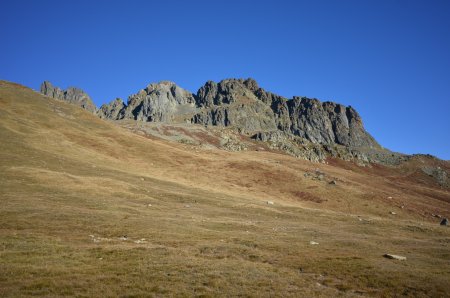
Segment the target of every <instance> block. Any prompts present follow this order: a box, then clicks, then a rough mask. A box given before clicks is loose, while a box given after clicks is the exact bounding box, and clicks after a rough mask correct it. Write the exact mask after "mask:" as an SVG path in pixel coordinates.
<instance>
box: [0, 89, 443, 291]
mask: <svg viewBox="0 0 450 298" xmlns="http://www.w3.org/2000/svg"><path fill="white" fill-rule="evenodd" d="M149 90H150V89H149ZM149 93H151V92H147V93H146V94H145V95H144V94H143V93H142V96H144V97H146V96H147V95H148V94H149ZM80 98H83V100H85V99H86V97H84V96H82V97H80ZM174 98H175V97H174ZM205 98H207V97H205ZM211 98H213V99H212V102H211V103H212V104H213V105H214V98H216V97H211ZM217 98H218V97H217ZM194 100H195V98H194ZM216 102H217V101H216ZM299 103H301V100H299ZM183 104H187V105H189V104H191V103H190V102H189V101H186V102H185V103H183ZM208 105H209V104H207V103H205V106H208ZM119 106H120V104H119ZM214 108H216V107H214ZM108 111H110V110H108ZM183 111H188V110H187V109H184V110H183ZM202 111H206V110H202ZM116 115H117V114H116ZM138 115H139V114H138ZM155 115H156V114H155ZM177 115H179V114H178V113H177ZM106 118H108V117H106ZM200 118H201V117H200V116H199V117H198V119H200ZM201 119H203V118H201ZM263 122H264V121H263ZM261 123H262V122H261ZM304 123H306V122H304ZM192 125H193V126H189V127H188V128H186V126H179V125H177V124H176V123H173V124H164V125H163V124H158V123H149V122H142V121H140V122H137V121H135V119H126V118H123V119H120V121H114V122H112V121H105V120H103V119H100V118H99V117H97V116H95V115H93V113H92V111H87V110H83V109H81V108H79V107H77V106H75V105H72V104H69V103H66V102H64V101H60V100H55V99H51V98H49V97H47V96H43V95H41V94H39V93H37V92H35V91H33V90H31V89H29V88H26V87H23V86H20V85H17V84H14V83H9V82H5V81H0V137H1V140H2V142H1V143H0V173H1V174H0V197H1V198H2V205H1V207H0V239H1V244H2V249H1V251H0V252H1V253H0V259H1V266H0V295H1V296H8V297H9V296H11V297H14V296H17V297H19V296H20V297H24V296H32V295H40V296H47V297H52V296H65V295H67V296H148V295H154V296H157V297H159V296H175V295H176V296H221V295H224V293H227V294H228V295H230V296H255V297H258V296H323V297H331V296H395V295H399V296H411V297H420V296H424V297H425V296H435V297H436V296H438V297H443V296H449V295H450V286H449V284H448V280H449V278H450V264H449V262H448V260H449V258H450V230H449V229H448V227H446V226H440V225H439V222H440V221H441V217H449V216H450V190H449V188H448V187H447V186H446V185H444V184H445V183H447V182H446V180H445V179H444V180H445V181H444V180H442V179H441V180H442V181H444V184H443V183H442V181H441V180H439V177H440V176H439V175H440V174H439V173H448V172H450V164H449V162H445V161H441V160H438V159H436V158H433V157H430V156H424V155H417V156H412V157H411V158H408V159H405V160H404V161H402V162H400V163H398V164H397V165H391V166H386V165H382V164H370V166H365V167H361V166H358V165H357V164H355V163H353V162H349V161H344V160H343V159H341V158H337V157H336V158H335V157H332V156H331V155H327V156H326V158H325V159H324V163H312V162H310V161H307V160H303V159H298V158H295V157H293V156H291V155H289V154H286V152H284V151H279V150H272V148H270V147H268V146H266V145H264V144H263V143H257V141H255V140H252V139H251V138H250V135H249V136H246V137H248V140H247V139H245V140H244V141H245V142H248V144H249V145H248V146H247V147H246V150H240V151H235V150H231V151H230V150H229V151H227V150H221V149H220V148H219V147H220V146H216V147H215V146H210V145H211V144H215V143H216V139H214V138H217V136H218V135H220V134H229V135H230V136H233V133H234V132H233V131H232V130H230V131H227V129H228V128H229V127H215V128H213V130H209V129H207V128H204V127H203V126H199V125H197V126H194V124H192ZM299 125H300V124H299ZM230 129H231V128H230ZM170 131H178V132H179V131H182V132H183V133H182V134H183V135H185V136H190V137H191V139H190V140H191V141H192V140H194V141H192V142H186V141H180V140H178V141H176V142H174V140H173V138H169V136H171V134H170ZM156 132H158V133H156ZM254 132H256V131H252V133H254ZM235 137H236V138H240V136H238V135H236V136H235ZM195 140H197V141H198V142H195ZM367 140H371V139H370V138H367ZM309 141H311V140H309ZM202 142H203V143H202ZM374 142H375V141H374ZM252 144H254V145H252ZM325 145H326V144H325ZM338 145H339V144H338ZM374 146H375V147H376V146H377V144H376V145H375V143H374ZM386 253H389V254H395V255H401V256H405V257H406V258H407V259H406V260H405V261H398V260H391V259H387V258H384V257H383V255H384V254H386Z"/></svg>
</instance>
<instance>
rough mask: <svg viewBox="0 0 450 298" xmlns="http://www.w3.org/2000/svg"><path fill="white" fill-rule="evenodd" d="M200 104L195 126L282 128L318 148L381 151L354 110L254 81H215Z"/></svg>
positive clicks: (251, 129) (201, 91) (255, 130)
mask: <svg viewBox="0 0 450 298" xmlns="http://www.w3.org/2000/svg"><path fill="white" fill-rule="evenodd" d="M196 103H197V107H198V108H199V112H198V113H197V114H196V115H194V117H193V118H192V121H193V122H194V123H200V124H205V125H220V126H234V127H236V128H237V129H239V130H240V131H242V132H244V133H246V134H256V133H259V132H269V131H277V130H280V131H282V132H284V133H288V134H293V135H294V136H298V137H301V138H304V139H306V140H308V141H310V142H312V143H314V144H339V145H344V146H351V147H369V148H375V147H379V145H378V144H377V142H376V141H375V140H374V139H373V138H372V137H371V136H370V135H369V134H368V133H367V132H366V131H365V129H364V126H363V123H362V120H361V117H360V116H359V114H358V113H357V112H356V111H355V110H354V109H353V108H352V107H345V106H343V105H340V104H336V103H332V102H324V103H322V102H320V101H319V100H317V99H310V98H306V97H294V98H292V99H290V100H288V99H286V98H283V97H281V96H279V95H276V94H273V93H270V92H267V91H265V90H264V89H262V88H260V87H259V86H258V84H257V83H256V82H255V81H254V80H253V79H247V80H242V79H240V80H236V79H229V80H223V81H221V82H220V83H214V82H211V81H209V82H207V83H206V84H205V85H204V86H203V87H201V88H200V89H199V91H198V92H197V96H196Z"/></svg>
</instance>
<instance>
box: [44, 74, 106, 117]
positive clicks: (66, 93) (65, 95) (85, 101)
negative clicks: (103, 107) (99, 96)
mask: <svg viewBox="0 0 450 298" xmlns="http://www.w3.org/2000/svg"><path fill="white" fill-rule="evenodd" d="M41 93H42V94H44V95H46V96H49V97H52V98H55V99H59V100H64V101H67V102H69V103H71V104H75V105H78V106H80V107H82V108H83V109H85V110H88V111H89V112H91V113H95V112H96V110H97V108H96V107H95V105H94V103H93V102H92V99H91V98H90V97H89V95H87V94H86V93H85V92H84V91H83V90H81V89H79V88H76V87H69V88H67V90H62V89H60V88H58V87H54V86H53V85H52V84H51V83H50V82H48V81H45V82H43V83H42V84H41Z"/></svg>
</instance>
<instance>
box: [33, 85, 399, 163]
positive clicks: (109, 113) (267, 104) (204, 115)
mask: <svg viewBox="0 0 450 298" xmlns="http://www.w3.org/2000/svg"><path fill="white" fill-rule="evenodd" d="M41 92H42V93H43V94H45V95H47V96H50V97H53V98H58V99H62V100H66V101H68V102H71V103H75V104H77V105H80V106H82V107H83V108H85V109H87V110H90V111H92V112H94V111H95V106H94V105H93V103H92V101H91V99H90V98H89V96H88V95H87V94H86V93H84V92H83V91H82V90H80V89H78V88H68V89H67V90H61V89H59V88H56V87H53V86H52V85H51V84H50V83H49V82H44V83H43V84H42V86H41ZM96 113H97V115H98V116H99V117H100V118H104V119H110V120H121V119H132V120H137V121H145V122H165V123H186V122H188V123H194V124H201V125H204V126H219V127H226V128H229V129H232V130H234V131H236V132H238V133H239V134H241V135H245V136H247V137H251V138H252V139H254V140H257V141H262V142H266V143H267V144H268V145H269V147H270V148H271V149H276V150H282V151H285V152H287V153H288V154H290V155H293V156H296V157H299V158H304V159H308V160H311V161H324V160H325V159H326V158H327V156H332V157H336V158H342V159H345V160H357V161H359V162H362V163H368V162H373V161H375V162H377V161H383V160H388V161H392V162H389V163H390V164H391V163H397V162H400V161H402V160H403V159H404V157H403V155H400V154H393V153H392V152H390V151H388V150H384V149H382V148H381V146H380V145H378V143H377V142H376V141H375V140H374V138H373V137H372V136H371V135H370V134H369V133H367V132H366V130H365V129H364V126H363V122H362V120H361V117H360V116H359V114H358V113H357V112H356V111H355V110H354V109H353V108H352V107H351V106H348V107H346V106H343V105H341V104H337V103H333V102H321V101H319V100H318V99H315V98H307V97H298V96H295V97H293V98H292V99H287V98H285V97H282V96H279V95H277V94H274V93H271V92H268V91H266V90H264V89H262V88H261V87H259V85H258V83H257V82H256V81H255V80H253V79H251V78H249V79H225V80H222V81H220V82H218V83H216V82H213V81H208V82H206V83H205V85H204V86H202V87H201V88H200V89H199V90H198V91H197V93H196V94H192V93H190V92H189V91H186V90H184V89H183V88H181V87H179V86H177V85H176V84H175V83H173V82H170V81H162V82H159V83H153V84H149V85H148V86H147V87H146V88H144V89H141V90H140V91H139V92H137V93H136V94H133V95H131V96H129V97H128V100H127V104H125V103H124V102H123V101H122V100H121V99H115V100H113V101H112V102H110V103H109V104H104V105H102V106H101V107H100V109H99V110H98V111H97V112H96ZM235 145H236V144H235ZM236 146H237V145H236ZM236 146H234V145H233V148H234V147H236ZM386 158H387V159H386Z"/></svg>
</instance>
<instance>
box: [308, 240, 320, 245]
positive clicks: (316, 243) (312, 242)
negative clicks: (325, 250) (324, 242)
mask: <svg viewBox="0 0 450 298" xmlns="http://www.w3.org/2000/svg"><path fill="white" fill-rule="evenodd" d="M309 244H311V245H318V244H319V242H316V241H309Z"/></svg>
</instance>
